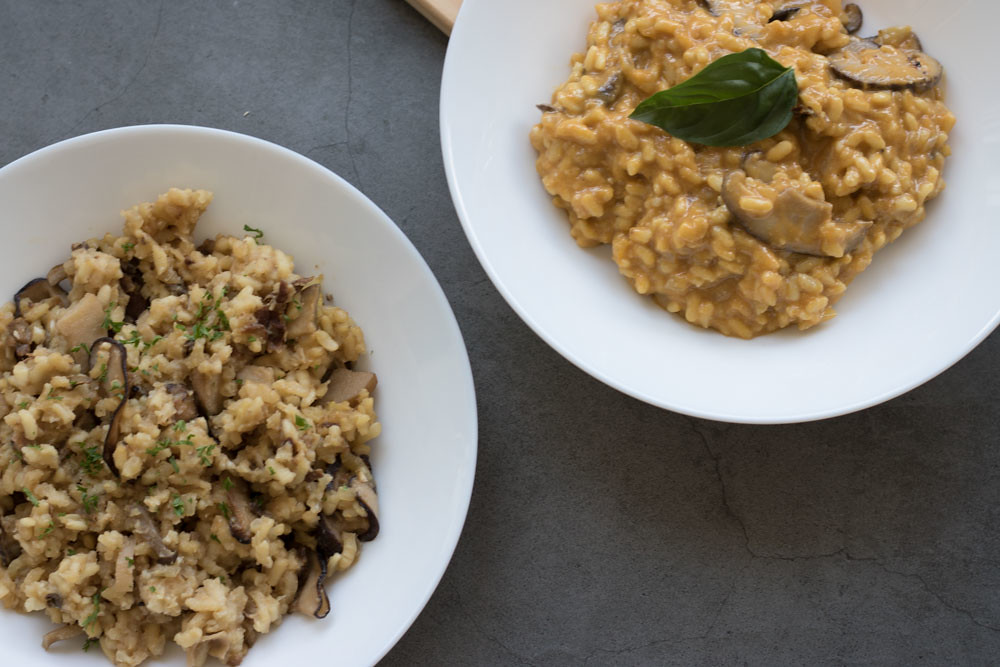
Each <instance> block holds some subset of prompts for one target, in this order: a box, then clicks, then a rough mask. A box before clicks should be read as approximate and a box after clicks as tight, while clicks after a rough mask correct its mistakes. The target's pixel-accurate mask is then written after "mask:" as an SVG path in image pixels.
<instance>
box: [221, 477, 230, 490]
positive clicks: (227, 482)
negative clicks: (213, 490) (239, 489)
mask: <svg viewBox="0 0 1000 667" xmlns="http://www.w3.org/2000/svg"><path fill="white" fill-rule="evenodd" d="M222 488H224V489H225V490H226V491H228V490H229V489H231V488H233V480H232V479H231V478H229V477H226V478H225V479H224V480H222Z"/></svg>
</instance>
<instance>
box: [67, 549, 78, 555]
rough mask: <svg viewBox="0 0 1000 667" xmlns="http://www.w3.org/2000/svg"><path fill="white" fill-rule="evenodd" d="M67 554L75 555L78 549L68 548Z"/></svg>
mask: <svg viewBox="0 0 1000 667" xmlns="http://www.w3.org/2000/svg"><path fill="white" fill-rule="evenodd" d="M66 555H67V556H75V555H76V549H67V550H66Z"/></svg>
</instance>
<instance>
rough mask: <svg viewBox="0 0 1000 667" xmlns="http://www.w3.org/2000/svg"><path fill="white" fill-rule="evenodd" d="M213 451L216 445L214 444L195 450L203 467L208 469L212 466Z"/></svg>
mask: <svg viewBox="0 0 1000 667" xmlns="http://www.w3.org/2000/svg"><path fill="white" fill-rule="evenodd" d="M213 449H215V445H214V444H211V445H203V446H201V447H198V448H197V449H195V451H196V452H197V453H198V459H199V460H200V461H201V464H202V465H203V466H205V467H206V468H207V467H208V466H210V465H212V450H213Z"/></svg>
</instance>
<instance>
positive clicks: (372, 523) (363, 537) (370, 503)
mask: <svg viewBox="0 0 1000 667" xmlns="http://www.w3.org/2000/svg"><path fill="white" fill-rule="evenodd" d="M367 478H368V479H367V481H363V480H362V479H361V478H360V477H357V476H355V477H352V478H351V481H350V482H349V483H348V485H347V486H348V487H349V488H350V489H351V490H352V491H354V494H355V495H356V496H357V498H358V503H359V504H360V505H361V506H362V507H363V508H364V509H365V513H367V514H368V528H367V529H366V530H365V531H364V532H363V533H359V534H358V540H359V541H361V542H371V541H372V540H374V539H375V538H376V537H378V496H377V495H375V484H374V482H373V481H372V477H371V474H369V475H367Z"/></svg>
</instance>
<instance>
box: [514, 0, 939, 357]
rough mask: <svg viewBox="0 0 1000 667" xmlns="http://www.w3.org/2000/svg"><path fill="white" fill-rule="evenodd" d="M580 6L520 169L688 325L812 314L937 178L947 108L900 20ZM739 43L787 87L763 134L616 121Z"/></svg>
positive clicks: (692, 6)
mask: <svg viewBox="0 0 1000 667" xmlns="http://www.w3.org/2000/svg"><path fill="white" fill-rule="evenodd" d="M597 15H598V19H597V21H595V22H594V23H593V24H592V25H591V28H590V32H589V35H588V39H587V49H586V51H585V52H584V53H582V54H577V55H575V56H573V58H572V72H571V74H570V77H569V79H568V80H567V81H566V82H565V83H564V84H562V85H561V86H560V87H559V88H558V89H557V90H556V92H555V93H554V95H553V97H552V102H551V104H546V105H540V108H541V109H542V111H543V112H544V113H543V115H542V119H541V122H540V123H539V124H538V125H536V126H535V127H534V128H533V130H532V132H531V142H532V145H533V146H534V148H535V149H536V150H537V152H538V159H537V168H538V172H539V174H540V176H541V178H542V182H543V184H544V186H545V188H546V189H547V190H548V192H549V193H550V194H551V195H552V196H553V198H554V202H555V204H556V206H558V207H560V208H562V209H564V210H565V211H566V213H567V214H568V216H569V222H570V231H571V233H572V235H573V238H574V239H576V241H577V243H578V244H579V245H581V246H594V245H599V244H610V245H611V247H612V256H613V258H614V261H615V262H616V263H617V264H618V268H619V270H620V271H621V273H622V274H623V275H624V276H625V277H626V278H627V279H628V280H630V281H631V283H632V285H633V287H634V288H635V290H636V291H637V292H639V293H640V294H647V295H650V296H652V298H653V299H654V300H655V301H656V303H658V304H659V305H660V306H662V307H663V308H665V309H666V310H668V311H670V312H673V313H681V314H683V316H684V317H685V318H686V319H687V321H689V322H691V323H693V324H696V325H699V326H702V327H711V328H713V329H717V330H718V331H720V332H722V333H724V334H728V335H732V336H740V337H743V338H751V337H753V336H756V335H758V334H763V333H768V332H771V331H774V330H776V329H780V328H782V327H785V326H788V325H791V324H795V325H797V326H798V327H799V328H800V329H806V328H808V327H811V326H814V325H816V324H819V323H821V322H824V321H826V320H828V319H830V318H831V317H833V315H834V311H833V304H834V303H835V302H836V301H837V300H838V299H839V298H840V297H841V295H842V294H843V293H844V290H845V289H846V287H847V285H848V283H850V281H851V280H852V279H853V278H854V277H855V276H857V275H858V273H860V272H861V271H863V270H864V269H865V268H866V267H867V266H868V264H869V263H870V262H871V260H872V257H873V255H874V254H875V252H876V251H877V250H879V249H880V248H882V247H883V246H885V245H886V244H887V243H889V242H891V241H893V240H894V239H896V238H897V237H898V236H899V234H900V233H901V232H902V231H903V230H904V229H906V228H908V227H910V226H912V225H914V224H916V223H917V222H919V221H920V220H922V219H923V217H924V206H925V203H926V202H927V201H928V200H930V199H932V198H933V197H935V196H936V195H938V194H939V193H940V192H941V190H942V188H943V187H944V181H943V180H942V178H941V170H942V168H943V165H944V160H945V156H947V155H948V154H949V148H948V144H947V140H948V132H949V131H950V130H951V128H952V126H953V125H954V122H955V119H954V116H953V115H952V114H951V113H950V112H949V110H948V109H947V108H946V107H945V105H944V102H943V97H944V95H943V91H942V90H941V88H940V87H939V85H938V83H939V80H940V78H941V75H942V68H941V65H940V64H939V63H938V62H937V61H936V60H934V59H933V58H932V57H931V56H929V55H927V54H926V53H924V52H923V47H922V45H921V43H920V41H919V40H918V39H917V37H916V35H915V34H914V33H913V32H912V31H911V30H910V29H909V28H908V27H898V28H889V29H886V30H881V31H879V32H878V33H877V34H876V35H874V36H872V37H866V38H860V37H856V36H855V35H854V33H855V32H856V31H858V30H859V29H860V27H861V25H862V14H861V10H860V8H859V7H858V6H857V5H854V4H848V5H843V6H842V5H841V2H840V0H790V1H789V0H769V1H766V2H756V1H750V0H622V1H620V2H610V3H607V4H601V5H598V6H597ZM754 48H758V49H763V50H764V51H765V52H766V53H767V54H768V55H769V56H770V57H772V58H774V59H775V60H776V61H778V62H779V63H780V64H781V65H783V66H785V67H790V68H793V70H794V73H795V77H796V81H797V84H798V98H797V101H796V102H794V103H793V104H795V107H794V114H793V116H792V120H791V122H790V123H789V124H788V125H787V126H786V127H785V128H784V129H783V130H781V131H780V132H778V133H777V134H776V135H774V136H772V137H770V138H767V139H763V140H759V141H756V142H755V143H752V144H750V145H747V146H730V147H709V146H705V145H701V144H697V143H693V142H691V143H689V142H686V141H683V140H681V139H678V138H676V137H672V136H671V135H670V134H668V133H667V132H665V131H664V130H662V129H659V128H658V127H654V126H652V125H648V124H646V123H643V122H639V121H637V120H630V119H629V115H630V114H631V113H632V112H633V110H635V108H636V106H637V105H638V104H639V103H640V102H642V101H643V100H644V99H646V98H648V97H650V96H652V95H654V94H656V93H658V92H659V91H662V90H664V89H668V88H670V87H672V86H675V85H677V84H679V83H681V82H684V81H685V80H687V79H689V78H691V77H692V76H693V75H695V74H697V73H698V72H700V71H701V70H703V69H705V68H706V66H708V65H709V64H710V63H713V62H714V61H716V60H718V59H719V58H721V57H723V56H725V55H726V54H730V53H740V52H744V51H746V50H748V49H754ZM751 111H752V109H750V108H748V113H750V112H751Z"/></svg>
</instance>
